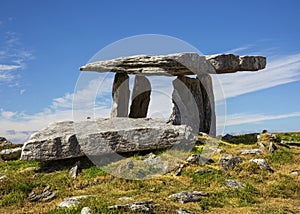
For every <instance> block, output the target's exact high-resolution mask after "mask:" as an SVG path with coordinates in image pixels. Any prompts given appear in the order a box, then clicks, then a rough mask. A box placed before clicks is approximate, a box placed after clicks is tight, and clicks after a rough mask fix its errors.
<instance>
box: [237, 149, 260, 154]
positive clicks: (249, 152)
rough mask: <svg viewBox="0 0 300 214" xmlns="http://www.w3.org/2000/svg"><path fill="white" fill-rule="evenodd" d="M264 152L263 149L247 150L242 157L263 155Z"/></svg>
mask: <svg viewBox="0 0 300 214" xmlns="http://www.w3.org/2000/svg"><path fill="white" fill-rule="evenodd" d="M262 153H263V152H262V150H261V149H246V150H243V151H242V152H241V155H248V154H255V155H261V154H262Z"/></svg>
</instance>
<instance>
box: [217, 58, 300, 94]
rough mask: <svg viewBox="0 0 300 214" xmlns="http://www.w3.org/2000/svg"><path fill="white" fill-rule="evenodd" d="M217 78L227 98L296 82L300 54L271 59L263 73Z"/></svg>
mask: <svg viewBox="0 0 300 214" xmlns="http://www.w3.org/2000/svg"><path fill="white" fill-rule="evenodd" d="M217 78H218V79H219V81H220V83H221V85H222V87H223V92H224V94H225V98H230V97H236V96H239V95H242V94H246V93H251V92H254V91H259V90H262V89H267V88H271V87H274V86H278V85H282V84H286V83H290V82H296V81H299V80H300V54H295V55H289V56H284V57H276V58H270V59H269V60H268V63H267V67H266V69H264V70H262V71H258V72H239V73H234V74H222V75H218V77H217Z"/></svg>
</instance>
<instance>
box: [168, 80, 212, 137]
mask: <svg viewBox="0 0 300 214" xmlns="http://www.w3.org/2000/svg"><path fill="white" fill-rule="evenodd" d="M173 87H174V90H173V94H172V100H173V111H172V114H171V116H170V121H172V123H173V124H174V125H180V124H186V125H189V126H191V127H192V128H193V130H195V131H200V132H205V133H208V134H210V135H212V136H215V134H216V122H215V120H216V118H215V110H214V108H215V105H214V95H213V89H212V81H211V78H210V76H209V75H202V76H199V77H198V78H189V77H185V76H181V77H178V78H177V79H175V80H174V81H173Z"/></svg>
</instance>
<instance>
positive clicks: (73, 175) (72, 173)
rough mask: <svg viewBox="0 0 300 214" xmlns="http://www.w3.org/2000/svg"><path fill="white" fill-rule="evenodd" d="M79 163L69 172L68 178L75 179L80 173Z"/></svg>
mask: <svg viewBox="0 0 300 214" xmlns="http://www.w3.org/2000/svg"><path fill="white" fill-rule="evenodd" d="M80 170H81V169H80V161H77V162H76V163H75V165H74V166H73V167H72V168H71V169H70V170H69V173H68V175H69V177H70V178H73V179H75V178H76V177H77V175H78V174H79V172H80Z"/></svg>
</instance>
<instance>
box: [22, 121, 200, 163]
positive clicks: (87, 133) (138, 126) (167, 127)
mask: <svg viewBox="0 0 300 214" xmlns="http://www.w3.org/2000/svg"><path fill="white" fill-rule="evenodd" d="M74 127H75V129H76V131H75V130H74ZM195 140H196V136H195V134H194V133H193V131H192V129H191V128H190V127H189V126H186V125H176V126H175V125H172V124H167V123H166V122H165V121H164V119H145V118H122V117H116V118H112V119H103V118H100V119H97V120H96V121H92V120H87V121H82V122H78V123H74V122H72V121H65V122H58V123H54V124H51V125H50V126H49V127H47V128H46V129H43V130H41V131H39V132H37V133H36V134H34V135H32V136H31V137H30V139H29V140H28V141H27V142H26V143H25V144H24V146H23V149H22V155H21V159H22V160H39V161H49V160H59V159H66V158H74V157H80V156H84V155H85V154H86V155H87V156H99V154H111V153H115V152H116V153H126V152H137V151H149V150H155V149H163V148H169V147H171V146H173V145H178V144H181V143H182V142H184V143H186V144H188V143H190V144H193V143H194V142H195ZM78 141H80V145H79V143H78ZM83 151H84V153H85V154H84V153H83Z"/></svg>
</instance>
